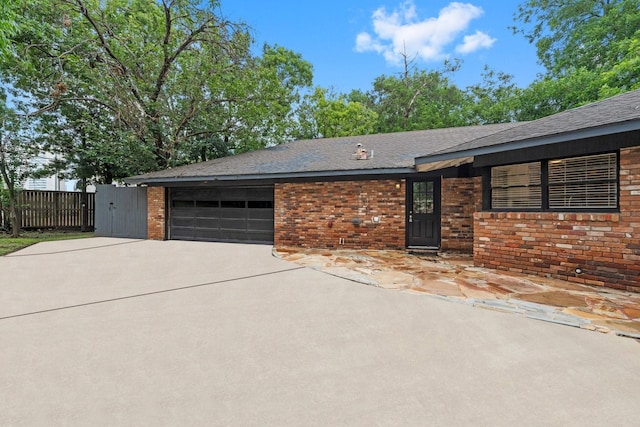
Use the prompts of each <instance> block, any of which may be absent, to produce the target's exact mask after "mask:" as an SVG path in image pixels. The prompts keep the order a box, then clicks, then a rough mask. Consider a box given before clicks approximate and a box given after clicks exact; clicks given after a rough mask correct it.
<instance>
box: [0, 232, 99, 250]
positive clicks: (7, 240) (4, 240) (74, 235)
mask: <svg viewBox="0 0 640 427" xmlns="http://www.w3.org/2000/svg"><path fill="white" fill-rule="evenodd" d="M87 237H93V233H81V232H79V231H43V232H40V231H25V232H22V233H20V237H11V236H10V235H8V234H6V233H2V232H0V256H3V255H6V254H9V253H11V252H15V251H19V250H20V249H24V248H26V247H27V246H31V245H33V244H36V243H40V242H50V241H52V240H69V239H85V238H87Z"/></svg>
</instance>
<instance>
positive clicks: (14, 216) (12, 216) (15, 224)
mask: <svg viewBox="0 0 640 427" xmlns="http://www.w3.org/2000/svg"><path fill="white" fill-rule="evenodd" d="M16 199H17V197H16V192H15V189H14V188H13V185H9V222H10V223H11V237H19V236H20V221H19V218H18V208H17V206H16V202H17V200H16Z"/></svg>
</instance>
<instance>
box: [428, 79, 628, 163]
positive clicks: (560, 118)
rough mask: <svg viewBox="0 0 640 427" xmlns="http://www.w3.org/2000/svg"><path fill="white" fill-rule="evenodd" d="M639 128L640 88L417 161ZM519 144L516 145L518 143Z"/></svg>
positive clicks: (516, 147) (475, 153)
mask: <svg viewBox="0 0 640 427" xmlns="http://www.w3.org/2000/svg"><path fill="white" fill-rule="evenodd" d="M638 128H640V90H635V91H632V92H627V93H624V94H621V95H617V96H614V97H611V98H608V99H604V100H602V101H598V102H595V103H593V104H588V105H584V106H582V107H578V108H574V109H571V110H567V111H563V112H561V113H558V114H554V115H551V116H547V117H543V118H541V119H538V120H534V121H531V122H525V123H522V124H520V125H518V126H515V127H511V128H509V129H505V130H503V131H500V132H496V133H493V134H490V135H486V136H484V137H480V138H477V139H475V140H473V141H468V142H464V143H462V144H459V145H457V146H455V147H449V148H446V149H444V150H441V151H439V152H437V153H433V154H431V155H428V156H423V158H420V159H418V160H417V162H416V163H425V162H431V161H439V160H442V159H446V158H454V157H465V156H471V155H477V154H485V153H486V152H500V151H507V150H510V149H518V148H523V147H524V146H525V144H527V143H530V144H531V145H544V144H549V143H556V142H564V141H570V140H575V139H579V138H584V137H588V136H599V135H603V134H608V133H617V132H623V131H627V130H636V129H638ZM518 143H519V144H518Z"/></svg>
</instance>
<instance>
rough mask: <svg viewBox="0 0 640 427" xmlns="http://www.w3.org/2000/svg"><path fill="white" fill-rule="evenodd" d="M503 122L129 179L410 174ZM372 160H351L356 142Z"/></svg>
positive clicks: (268, 151) (267, 153) (325, 143)
mask: <svg viewBox="0 0 640 427" xmlns="http://www.w3.org/2000/svg"><path fill="white" fill-rule="evenodd" d="M516 125H517V124H515V123H505V124H497V125H485V126H468V127H458V128H447V129H432V130H421V131H412V132H398V133H390V134H376V135H362V136H352V137H343V138H323V139H312V140H300V141H293V142H289V143H286V144H282V145H277V146H274V147H269V148H265V149H263V150H258V151H252V152H249V153H243V154H239V155H236V156H230V157H224V158H220V159H214V160H211V161H208V162H202V163H196V164H192V165H186V166H181V167H176V168H172V169H166V170H163V171H158V172H151V173H147V174H144V175H139V176H135V177H131V178H128V179H127V180H126V181H127V182H129V183H160V182H172V181H175V182H178V181H185V182H189V181H199V180H204V179H221V180H234V179H263V178H277V177H287V176H331V175H339V174H363V173H394V172H395V173H398V172H403V171H404V172H411V171H413V170H414V167H415V159H416V157H420V156H426V155H429V154H432V153H435V152H438V151H442V150H445V149H447V148H450V147H453V146H456V145H459V144H461V143H464V142H468V141H472V140H474V139H477V138H481V137H484V136H486V135H490V134H494V133H496V132H500V131H503V130H506V129H510V128H512V127H514V126H516ZM358 143H360V144H362V145H363V147H364V148H365V149H367V151H368V152H369V154H371V153H372V152H373V158H372V159H369V160H355V159H354V156H353V153H355V151H356V144H358Z"/></svg>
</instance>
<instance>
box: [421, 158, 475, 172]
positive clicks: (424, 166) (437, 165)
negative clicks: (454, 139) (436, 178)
mask: <svg viewBox="0 0 640 427" xmlns="http://www.w3.org/2000/svg"><path fill="white" fill-rule="evenodd" d="M467 163H473V157H472V156H469V157H461V158H457V159H449V160H440V161H435V162H431V163H421V164H419V165H418V164H416V170H417V171H418V172H431V171H435V170H440V169H446V168H457V167H458V166H462V165H465V164H467Z"/></svg>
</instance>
